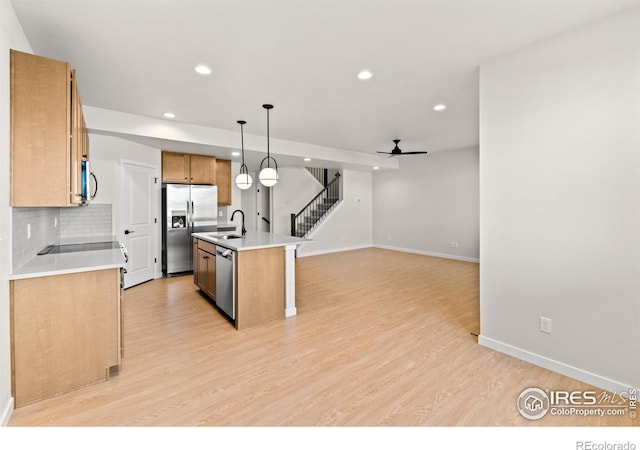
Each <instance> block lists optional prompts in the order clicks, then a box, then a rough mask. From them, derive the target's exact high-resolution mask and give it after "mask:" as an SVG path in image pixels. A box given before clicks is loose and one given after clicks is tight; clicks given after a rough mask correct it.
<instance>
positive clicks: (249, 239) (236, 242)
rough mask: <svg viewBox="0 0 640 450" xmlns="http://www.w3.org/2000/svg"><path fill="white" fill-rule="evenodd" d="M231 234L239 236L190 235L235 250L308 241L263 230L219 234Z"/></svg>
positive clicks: (222, 234)
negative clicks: (231, 237)
mask: <svg viewBox="0 0 640 450" xmlns="http://www.w3.org/2000/svg"><path fill="white" fill-rule="evenodd" d="M227 234H233V235H236V236H240V235H241V234H240V233H224V232H216V233H193V234H192V236H193V237H194V238H197V239H202V240H204V241H207V242H211V243H212V244H216V245H219V246H221V247H224V248H230V249H232V250H236V251H239V252H241V251H243V250H258V249H261V248H270V247H286V246H289V245H300V244H304V243H305V242H310V240H309V239H302V238H298V237H294V236H286V235H284V234H272V233H266V232H264V231H254V232H247V234H246V235H245V236H244V237H243V238H240V239H223V238H222V237H221V236H224V235H227Z"/></svg>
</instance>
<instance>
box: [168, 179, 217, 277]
mask: <svg viewBox="0 0 640 450" xmlns="http://www.w3.org/2000/svg"><path fill="white" fill-rule="evenodd" d="M162 217H163V221H164V223H163V227H162V273H163V274H164V276H165V277H168V276H172V275H178V274H183V273H187V272H191V271H193V240H192V238H191V233H201V232H207V231H216V230H217V227H218V188H217V187H216V186H208V185H189V184H164V185H162Z"/></svg>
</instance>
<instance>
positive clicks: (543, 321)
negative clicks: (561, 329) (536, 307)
mask: <svg viewBox="0 0 640 450" xmlns="http://www.w3.org/2000/svg"><path fill="white" fill-rule="evenodd" d="M551 326H552V320H551V319H549V318H548V317H542V316H540V331H542V332H543V333H547V334H551Z"/></svg>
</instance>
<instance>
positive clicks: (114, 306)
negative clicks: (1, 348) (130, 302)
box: [10, 269, 123, 407]
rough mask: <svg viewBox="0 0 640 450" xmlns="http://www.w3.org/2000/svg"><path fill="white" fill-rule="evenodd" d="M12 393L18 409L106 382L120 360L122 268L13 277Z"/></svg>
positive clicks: (121, 343)
mask: <svg viewBox="0 0 640 450" xmlns="http://www.w3.org/2000/svg"><path fill="white" fill-rule="evenodd" d="M10 286H11V287H10V288H11V311H10V314H11V360H12V364H11V367H12V377H11V382H12V392H13V396H14V398H15V404H16V406H17V407H19V406H22V405H25V404H28V403H31V402H34V401H37V400H41V399H44V398H47V397H51V396H54V395H57V394H61V393H64V392H68V391H71V390H73V389H77V388H79V387H81V386H85V385H88V384H92V383H95V382H98V381H104V380H106V379H107V378H108V377H109V369H110V368H111V367H114V366H117V365H119V364H120V358H121V352H122V350H123V341H122V328H121V325H122V308H121V297H120V270H119V269H106V270H97V271H90V272H80V273H74V274H65V275H54V276H47V277H37V278H29V279H23V280H13V281H11V284H10Z"/></svg>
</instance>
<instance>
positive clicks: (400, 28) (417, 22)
mask: <svg viewBox="0 0 640 450" xmlns="http://www.w3.org/2000/svg"><path fill="white" fill-rule="evenodd" d="M11 3H12V5H13V7H14V10H15V12H16V14H17V16H18V19H19V20H20V22H21V24H22V26H23V29H24V31H25V33H26V35H27V38H28V39H29V41H30V43H31V45H32V47H33V49H34V51H35V52H36V53H37V54H39V55H43V56H48V57H51V58H56V59H62V60H65V61H69V62H70V63H71V64H72V65H73V66H74V68H75V69H76V70H77V73H78V75H79V85H80V92H81V95H82V101H83V103H84V104H86V105H89V106H94V107H99V108H105V109H110V110H115V111H123V112H129V113H133V114H139V115H144V116H150V117H156V118H158V117H161V115H162V113H163V112H165V111H171V112H173V113H175V115H176V118H175V119H173V120H174V121H180V122H187V123H192V124H198V125H204V126H208V127H214V128H220V129H228V130H234V131H237V130H239V126H238V125H237V123H236V121H237V120H239V119H244V120H246V121H247V125H245V133H251V134H256V135H264V134H265V133H266V113H265V110H264V109H263V108H262V106H261V105H262V104H263V103H273V104H274V105H275V108H274V109H273V110H272V111H271V113H270V114H271V116H270V119H271V126H270V130H271V137H272V138H280V139H285V140H291V141H298V142H306V143H312V144H318V145H322V146H327V147H333V148H338V149H346V150H353V151H359V152H367V153H371V154H375V151H376V150H381V151H389V150H391V148H392V147H393V143H392V142H391V141H392V139H395V138H398V139H402V143H401V144H400V147H401V148H403V149H404V150H405V151H411V150H429V151H440V150H448V149H455V148H462V147H467V146H473V145H477V144H478V67H479V65H480V64H481V63H482V62H483V61H486V60H488V59H491V58H493V57H496V56H498V55H501V54H504V53H507V52H510V51H512V50H515V49H518V48H520V47H523V46H526V45H528V44H531V43H535V42H537V41H539V40H542V39H544V38H546V37H549V36H552V35H554V34H557V33H560V32H563V31H565V30H568V29H570V28H573V27H576V26H578V25H580V24H583V23H586V22H588V21H592V20H595V19H597V18H600V17H603V16H605V15H608V14H612V13H615V12H618V11H620V10H622V9H624V8H629V7H631V6H633V5H637V4H638V3H639V1H638V0H599V1H589V0H538V1H530V0H509V1H506V0H501V1H496V0H473V1H472V0H468V1H462V0H446V1H442V0H441V1H435V0H431V1H428V0H425V1H402V0H381V1H366V0H361V1H357V0H356V1H345V0H341V1H328V0H297V1H272V0H271V1H270V0H261V1H245V0H232V1H215V0H214V1H204V0H200V1H195V0H137V1H133V0H128V1H125V0H119V1H117V0H84V1H78V0H76V1H72V0H41V1H35V0H13V1H12V2H11ZM198 63H204V64H207V65H209V66H210V67H211V68H212V70H213V73H212V74H211V75H210V76H207V77H205V76H202V75H198V74H196V73H195V72H194V71H193V67H194V65H196V64H198ZM362 68H368V69H370V70H371V71H373V73H374V77H373V78H372V79H371V80H368V81H360V80H358V79H357V78H356V74H357V72H358V71H359V70H360V69H362ZM437 103H444V104H446V105H447V109H446V110H445V111H443V112H435V111H433V109H432V108H433V106H434V105H435V104H437ZM272 150H273V149H272Z"/></svg>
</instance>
